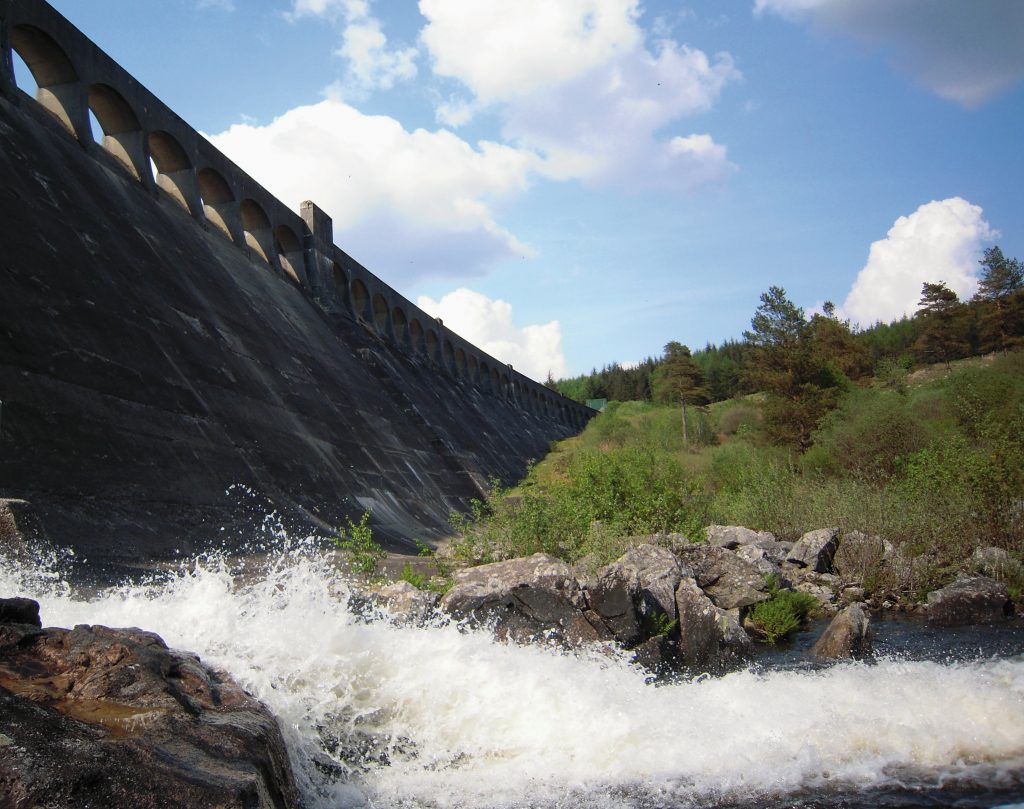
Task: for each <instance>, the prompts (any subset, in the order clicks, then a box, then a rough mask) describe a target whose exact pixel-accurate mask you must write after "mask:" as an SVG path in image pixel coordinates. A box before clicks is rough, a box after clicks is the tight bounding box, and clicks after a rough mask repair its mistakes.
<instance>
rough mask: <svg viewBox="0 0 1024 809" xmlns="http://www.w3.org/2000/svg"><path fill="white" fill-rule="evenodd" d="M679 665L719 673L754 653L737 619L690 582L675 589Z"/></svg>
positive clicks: (686, 581) (683, 582) (687, 581)
mask: <svg viewBox="0 0 1024 809" xmlns="http://www.w3.org/2000/svg"><path fill="white" fill-rule="evenodd" d="M675 596H676V614H677V616H678V618H677V620H678V622H679V624H678V632H679V639H678V641H677V642H676V646H677V655H678V658H679V661H680V662H681V663H682V664H683V665H684V666H687V667H689V668H691V669H709V670H720V669H723V668H725V667H727V666H729V665H730V664H733V663H735V662H736V661H738V660H741V659H744V658H746V657H749V656H750V655H751V654H752V653H753V646H754V644H753V641H751V640H750V637H749V636H748V635H747V633H746V632H745V631H744V630H743V628H742V627H741V626H740V625H739V623H738V622H737V621H736V619H735V618H734V617H733V616H732V615H730V614H729V613H728V612H726V611H725V610H724V609H722V608H721V607H717V606H715V604H714V603H713V602H712V601H711V599H710V598H708V597H707V596H706V595H705V594H704V592H703V591H702V590H701V589H700V587H699V586H698V585H697V582H696V581H694V580H693V579H690V578H684V579H681V580H680V582H679V585H678V586H677V588H676V594H675Z"/></svg>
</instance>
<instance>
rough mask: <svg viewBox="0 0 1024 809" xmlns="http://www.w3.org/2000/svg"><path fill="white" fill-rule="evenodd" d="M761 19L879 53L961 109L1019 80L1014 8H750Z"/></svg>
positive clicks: (910, 1)
mask: <svg viewBox="0 0 1024 809" xmlns="http://www.w3.org/2000/svg"><path fill="white" fill-rule="evenodd" d="M766 11H770V12H775V13H777V14H780V15H782V16H784V17H787V18H789V19H793V20H796V19H804V18H806V19H809V20H811V21H812V22H813V23H814V24H815V25H818V26H820V27H821V28H823V29H824V30H827V31H834V32H839V33H842V34H848V35H850V36H853V37H855V38H857V39H861V40H864V41H866V42H869V43H878V44H881V45H883V46H886V48H887V49H888V50H889V51H890V52H892V54H893V60H894V62H895V63H896V66H897V67H898V68H900V69H903V70H905V71H907V72H908V73H910V74H911V75H912V76H914V77H915V79H916V80H917V81H918V82H919V83H920V84H922V85H923V86H924V87H926V88H927V89H929V90H930V91H932V92H933V93H935V94H937V95H939V96H941V97H942V98H946V99H949V100H951V101H956V102H958V103H960V104H962V105H964V106H967V107H973V106H977V105H979V104H983V103H985V102H986V101H988V100H989V99H991V98H992V97H994V96H995V95H997V94H998V93H1000V92H1002V91H1003V90H1005V89H1007V88H1009V87H1010V86H1012V85H1013V84H1016V83H1017V82H1019V81H1020V80H1021V79H1022V78H1024V49H1022V48H1021V46H1020V44H1021V42H1022V41H1024V3H1021V2H1019V0H969V2H964V0H755V5H754V12H755V14H761V13H763V12H766Z"/></svg>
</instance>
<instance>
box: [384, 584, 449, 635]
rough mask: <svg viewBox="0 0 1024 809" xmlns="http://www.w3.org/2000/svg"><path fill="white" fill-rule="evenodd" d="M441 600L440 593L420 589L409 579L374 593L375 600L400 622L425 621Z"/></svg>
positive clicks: (386, 586) (388, 585) (385, 586)
mask: <svg viewBox="0 0 1024 809" xmlns="http://www.w3.org/2000/svg"><path fill="white" fill-rule="evenodd" d="M440 600H441V594H440V593H435V592H432V591H430V590H420V589H418V588H416V587H414V586H413V585H412V584H411V583H409V582H407V581H396V582H391V583H390V584H386V585H384V586H383V587H381V588H380V589H379V590H377V591H376V592H375V593H374V594H373V601H374V602H375V603H376V604H378V605H379V606H381V607H383V608H384V609H385V610H387V612H388V613H389V614H390V615H391V617H392V618H394V619H395V620H396V621H398V622H400V623H417V624H419V623H423V622H424V621H426V620H427V619H428V618H429V617H430V616H431V615H433V614H434V612H435V610H436V609H437V603H438V601H440Z"/></svg>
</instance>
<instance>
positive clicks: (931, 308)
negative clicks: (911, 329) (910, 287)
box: [914, 281, 968, 368]
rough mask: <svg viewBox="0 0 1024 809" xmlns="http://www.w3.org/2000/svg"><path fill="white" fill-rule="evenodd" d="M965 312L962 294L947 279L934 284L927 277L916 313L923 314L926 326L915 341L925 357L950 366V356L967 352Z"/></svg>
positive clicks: (919, 353)
mask: <svg viewBox="0 0 1024 809" xmlns="http://www.w3.org/2000/svg"><path fill="white" fill-rule="evenodd" d="M962 314H963V304H961V303H960V298H958V297H957V294H956V293H955V292H954V291H953V290H951V289H950V288H949V287H947V286H946V284H945V282H943V281H939V283H937V284H933V283H929V282H928V281H925V283H924V285H923V286H922V287H921V300H920V302H919V303H918V309H917V317H919V318H921V320H922V321H923V323H924V326H923V330H922V332H921V336H920V337H918V338H917V342H916V343H915V344H914V348H915V349H916V350H917V353H918V355H919V356H920V357H921V358H922V359H924V360H926V361H930V362H944V363H946V367H947V368H948V367H949V362H950V360H952V359H956V358H957V357H961V356H963V355H964V354H965V353H966V350H967V342H968V341H967V336H966V333H965V332H966V329H965V326H966V323H965V322H964V319H963V317H961V315H962Z"/></svg>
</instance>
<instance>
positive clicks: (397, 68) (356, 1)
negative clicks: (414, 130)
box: [337, 0, 418, 90]
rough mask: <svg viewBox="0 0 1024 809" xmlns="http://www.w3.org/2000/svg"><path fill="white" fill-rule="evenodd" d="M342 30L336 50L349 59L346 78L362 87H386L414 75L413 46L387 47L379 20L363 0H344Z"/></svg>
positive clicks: (414, 52)
mask: <svg viewBox="0 0 1024 809" xmlns="http://www.w3.org/2000/svg"><path fill="white" fill-rule="evenodd" d="M345 19H346V22H347V24H346V26H345V31H344V33H343V34H342V41H341V47H340V48H339V49H338V51H337V53H338V55H339V56H341V57H342V58H343V59H345V60H346V62H347V63H348V75H349V81H350V82H352V83H354V84H355V85H356V87H358V88H359V89H362V90H388V89H390V88H391V87H393V86H394V85H395V82H397V81H402V80H408V79H412V78H414V77H415V76H416V56H417V54H418V51H417V49H416V48H412V47H410V48H389V47H388V39H387V37H386V36H385V35H384V32H383V31H382V30H381V25H380V21H379V20H378V19H377V18H376V17H374V16H372V15H371V14H370V6H369V3H367V2H366V1H365V0H347V2H346V3H345Z"/></svg>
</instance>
